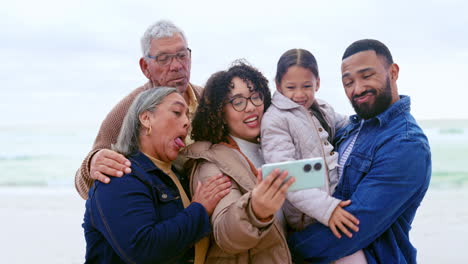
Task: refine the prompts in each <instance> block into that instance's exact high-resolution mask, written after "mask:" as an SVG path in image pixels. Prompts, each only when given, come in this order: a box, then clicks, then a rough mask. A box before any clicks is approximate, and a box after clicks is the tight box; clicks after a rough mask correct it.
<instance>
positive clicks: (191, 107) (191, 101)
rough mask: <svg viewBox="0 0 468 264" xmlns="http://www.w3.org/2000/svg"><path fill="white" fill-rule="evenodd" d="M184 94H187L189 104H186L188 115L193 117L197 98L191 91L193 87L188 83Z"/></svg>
mask: <svg viewBox="0 0 468 264" xmlns="http://www.w3.org/2000/svg"><path fill="white" fill-rule="evenodd" d="M185 92H186V93H187V96H188V98H189V102H188V107H189V113H190V114H191V115H193V114H195V111H196V110H197V106H198V100H197V96H196V95H195V92H194V91H193V87H192V85H191V84H190V83H189V84H188V85H187V90H186V91H185Z"/></svg>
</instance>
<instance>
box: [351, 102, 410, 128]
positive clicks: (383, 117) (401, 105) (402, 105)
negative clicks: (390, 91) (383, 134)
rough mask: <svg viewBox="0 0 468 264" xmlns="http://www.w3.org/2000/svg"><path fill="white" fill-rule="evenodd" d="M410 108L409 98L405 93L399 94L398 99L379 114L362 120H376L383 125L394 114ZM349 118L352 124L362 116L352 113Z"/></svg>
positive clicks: (407, 110) (357, 121)
mask: <svg viewBox="0 0 468 264" xmlns="http://www.w3.org/2000/svg"><path fill="white" fill-rule="evenodd" d="M410 109H411V100H410V97H409V96H407V95H400V100H398V101H396V102H395V103H393V104H392V105H391V106H390V107H389V108H387V110H385V111H383V112H382V113H380V114H379V115H377V116H375V117H373V118H370V119H368V120H365V121H364V122H365V123H367V122H377V123H379V126H384V125H386V124H388V123H389V122H390V121H391V120H392V119H393V118H394V117H395V116H397V115H400V114H401V113H404V112H409V111H410ZM349 120H350V121H351V122H352V123H353V124H357V123H359V122H361V120H362V118H361V117H360V116H358V115H352V116H350V117H349Z"/></svg>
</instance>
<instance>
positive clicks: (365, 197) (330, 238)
mask: <svg viewBox="0 0 468 264" xmlns="http://www.w3.org/2000/svg"><path fill="white" fill-rule="evenodd" d="M409 111H410V98H409V97H408V96H400V100H398V101H397V102H395V103H394V104H393V105H391V106H390V107H389V108H388V109H387V110H386V111H384V112H383V113H381V114H379V115H378V116H376V117H374V118H371V119H369V120H365V122H364V124H363V126H362V128H361V131H360V132H359V135H358V138H357V139H356V142H355V144H354V147H353V150H352V152H351V154H350V156H349V157H348V160H347V161H346V163H345V164H344V168H343V176H342V178H341V179H340V182H339V184H338V186H337V189H336V191H335V193H334V195H333V196H334V197H336V198H338V199H341V200H348V199H350V200H351V205H349V206H348V207H345V208H344V209H345V210H346V211H348V212H350V213H351V214H353V215H354V216H355V217H357V218H358V219H359V221H360V223H359V231H358V232H355V233H353V236H352V238H348V237H347V236H345V235H343V236H342V237H341V239H338V238H336V237H335V236H334V235H333V234H332V232H331V231H330V229H329V228H328V227H326V226H324V225H322V224H313V225H310V226H308V227H307V228H306V229H304V230H302V231H300V232H295V233H292V234H291V235H290V236H289V241H288V242H289V246H290V249H291V251H292V253H293V257H294V258H295V259H296V260H298V261H300V260H302V259H304V260H306V261H313V262H314V263H316V262H317V263H327V262H331V261H333V260H336V259H339V258H341V257H344V256H347V255H350V254H352V253H354V252H356V251H357V250H359V249H364V253H365V255H366V258H367V262H368V263H416V249H415V248H414V247H413V245H412V244H411V242H410V241H409V236H408V233H409V230H410V229H411V223H412V221H413V218H414V216H415V214H416V210H417V208H418V207H419V205H420V204H421V201H422V199H423V198H424V195H425V193H426V191H427V188H428V186H429V181H430V178H431V153H430V149H429V143H428V140H427V137H426V136H425V135H424V133H423V131H422V130H421V128H420V127H419V126H418V125H417V123H416V121H415V119H414V118H413V116H412V115H411V114H410V112H409ZM350 120H351V123H350V124H349V125H348V126H347V127H344V128H343V129H342V130H340V131H338V133H337V136H336V138H335V140H336V144H337V145H338V146H339V144H340V143H342V142H343V141H344V140H346V139H347V137H348V136H349V135H350V134H351V133H352V132H353V131H354V130H356V129H358V128H359V125H360V124H359V123H360V121H361V118H360V117H358V116H356V115H354V116H351V117H350Z"/></svg>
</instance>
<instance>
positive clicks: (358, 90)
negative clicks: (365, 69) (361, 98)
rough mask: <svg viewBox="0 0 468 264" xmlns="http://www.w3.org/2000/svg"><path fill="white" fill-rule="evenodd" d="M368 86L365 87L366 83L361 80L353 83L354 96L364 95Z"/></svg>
mask: <svg viewBox="0 0 468 264" xmlns="http://www.w3.org/2000/svg"><path fill="white" fill-rule="evenodd" d="M366 89H367V88H366V86H365V85H364V82H363V81H361V80H359V79H358V80H355V81H354V83H353V87H352V90H353V94H354V95H359V94H362V93H363V92H365V91H366Z"/></svg>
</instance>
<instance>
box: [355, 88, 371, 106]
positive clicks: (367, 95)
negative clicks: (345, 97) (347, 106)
mask: <svg viewBox="0 0 468 264" xmlns="http://www.w3.org/2000/svg"><path fill="white" fill-rule="evenodd" d="M375 94H376V93H375V92H374V91H365V92H364V93H362V94H360V95H355V96H353V101H354V102H355V103H358V104H359V103H364V102H366V101H369V99H370V98H371V97H372V96H374V95H375Z"/></svg>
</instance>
